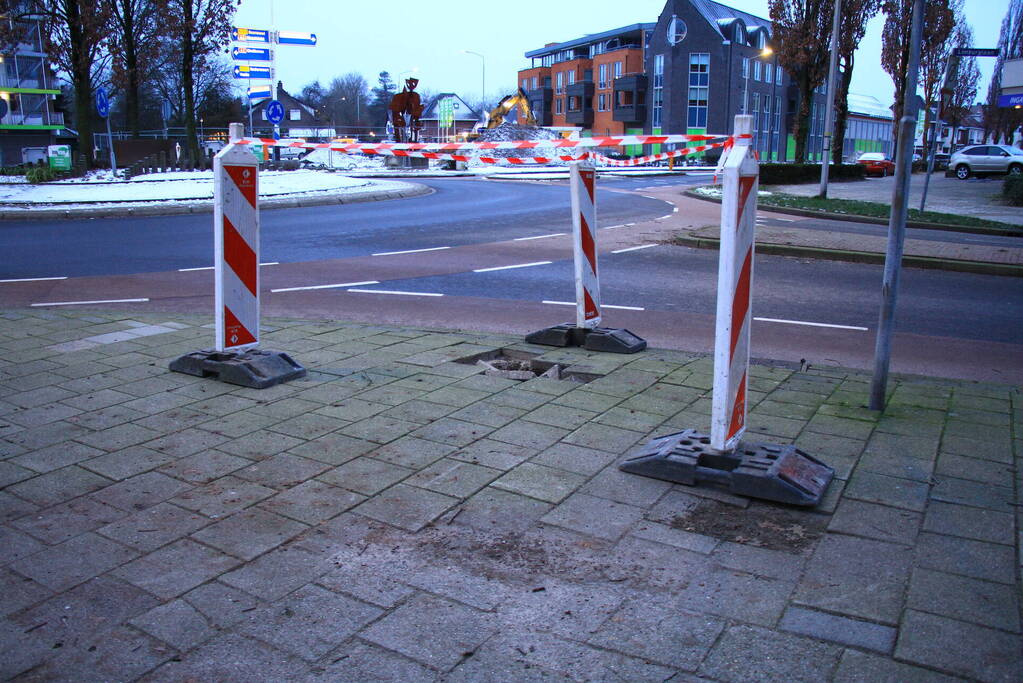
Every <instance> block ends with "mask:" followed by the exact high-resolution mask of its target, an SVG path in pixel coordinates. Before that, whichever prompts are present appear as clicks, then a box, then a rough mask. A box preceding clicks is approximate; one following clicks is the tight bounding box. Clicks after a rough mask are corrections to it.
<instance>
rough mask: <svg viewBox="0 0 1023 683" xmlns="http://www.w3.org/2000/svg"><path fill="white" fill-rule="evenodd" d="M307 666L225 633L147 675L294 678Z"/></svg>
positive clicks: (153, 682)
mask: <svg viewBox="0 0 1023 683" xmlns="http://www.w3.org/2000/svg"><path fill="white" fill-rule="evenodd" d="M306 668H307V665H305V664H303V662H302V660H301V659H298V658H297V657H294V656H292V655H288V654H286V653H284V652H281V651H280V650H277V649H275V648H272V647H269V646H267V645H266V644H265V643H261V642H259V641H257V640H252V639H251V638H245V637H244V636H241V635H239V634H237V633H226V632H225V633H221V634H220V635H218V636H216V637H214V638H213V639H212V640H209V641H207V642H206V643H204V644H203V645H201V646H200V647H198V648H197V649H195V650H192V651H191V652H189V653H188V654H186V655H185V656H183V657H180V658H175V659H173V660H171V661H169V662H167V663H166V664H164V665H163V666H161V667H160V668H159V669H157V670H156V671H154V672H152V673H151V674H149V675H147V676H146V678H145V680H146V681H147V682H148V683H157V682H159V681H167V682H171V681H184V680H196V681H214V680H217V681H227V680H247V681H257V680H279V681H283V680H291V679H294V678H296V677H297V676H300V675H301V674H302V673H303V672H304V670H305V669H306Z"/></svg>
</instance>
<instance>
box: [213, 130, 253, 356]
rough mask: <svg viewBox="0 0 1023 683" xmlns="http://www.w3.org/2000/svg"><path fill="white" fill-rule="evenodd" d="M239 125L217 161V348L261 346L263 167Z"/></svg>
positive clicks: (215, 217)
mask: <svg viewBox="0 0 1023 683" xmlns="http://www.w3.org/2000/svg"><path fill="white" fill-rule="evenodd" d="M235 126H238V127H239V128H241V124H237V123H232V124H231V128H230V135H231V142H230V143H229V144H228V145H227V146H226V147H224V149H222V150H221V151H220V152H219V153H218V154H217V156H216V157H214V159H213V234H214V238H213V239H214V262H213V264H214V269H215V272H216V294H215V307H216V321H217V325H216V330H217V332H216V334H217V339H216V348H217V351H240V350H243V349H246V348H250V347H253V346H256V345H258V344H259V203H258V201H257V198H258V196H259V166H258V163H257V161H256V158H255V157H254V156H253V154H252V152H251V151H250V150H249V148H248V147H247V146H245V145H238V144H235V141H236V140H239V139H241V138H242V136H243V134H244V133H243V130H242V129H239V130H236V129H235Z"/></svg>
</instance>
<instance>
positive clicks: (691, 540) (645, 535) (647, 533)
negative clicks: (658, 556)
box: [629, 521, 721, 555]
mask: <svg viewBox="0 0 1023 683" xmlns="http://www.w3.org/2000/svg"><path fill="white" fill-rule="evenodd" d="M629 533H630V534H631V535H632V536H635V537H636V538H642V539H644V540H647V541H653V542H655V543H663V544H665V545H670V546H674V547H676V548H684V549H685V550H690V551H692V552H695V553H701V554H704V555H709V554H710V553H711V551H712V550H714V548H716V547H717V546H718V544H719V543H720V542H721V541H719V540H718V539H716V538H712V537H710V536H704V535H703V534H694V533H692V532H689V531H683V530H681V529H676V528H675V527H672V526H668V525H667V524H659V523H657V522H650V521H643V522H640V523H639V524H637V525H636V526H635V527H634V528H633V529H632V531H630V532H629Z"/></svg>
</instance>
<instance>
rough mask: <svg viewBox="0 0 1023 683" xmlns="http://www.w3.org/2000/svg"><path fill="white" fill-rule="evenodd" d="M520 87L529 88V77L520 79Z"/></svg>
mask: <svg viewBox="0 0 1023 683" xmlns="http://www.w3.org/2000/svg"><path fill="white" fill-rule="evenodd" d="M522 89H523V90H529V79H528V78H523V79H522Z"/></svg>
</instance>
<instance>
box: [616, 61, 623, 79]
mask: <svg viewBox="0 0 1023 683" xmlns="http://www.w3.org/2000/svg"><path fill="white" fill-rule="evenodd" d="M621 77H622V63H621V62H615V78H621Z"/></svg>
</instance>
